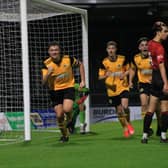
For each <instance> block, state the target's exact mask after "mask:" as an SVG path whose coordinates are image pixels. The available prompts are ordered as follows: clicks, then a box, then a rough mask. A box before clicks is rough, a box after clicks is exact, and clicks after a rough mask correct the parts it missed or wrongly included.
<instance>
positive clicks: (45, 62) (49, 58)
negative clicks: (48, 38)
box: [43, 57, 52, 65]
mask: <svg viewBox="0 0 168 168" xmlns="http://www.w3.org/2000/svg"><path fill="white" fill-rule="evenodd" d="M51 62H52V58H51V57H47V58H45V59H44V60H43V63H44V64H46V65H48V64H50V63H51Z"/></svg>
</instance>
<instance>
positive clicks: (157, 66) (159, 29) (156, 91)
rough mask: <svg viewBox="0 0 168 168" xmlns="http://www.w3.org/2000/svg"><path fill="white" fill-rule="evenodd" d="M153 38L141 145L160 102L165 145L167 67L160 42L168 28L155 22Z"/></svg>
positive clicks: (165, 35) (167, 108) (165, 37)
mask: <svg viewBox="0 0 168 168" xmlns="http://www.w3.org/2000/svg"><path fill="white" fill-rule="evenodd" d="M153 31H154V38H153V39H152V40H150V41H149V42H148V50H149V52H150V56H151V57H152V66H153V71H152V89H151V94H150V101H149V107H148V112H147V113H146V115H145V118H144V128H143V136H142V140H141V142H142V143H148V130H149V127H150V125H151V122H152V116H153V113H154V111H155V110H156V106H157V102H158V101H159V100H160V104H161V105H160V109H161V138H160V142H161V143H167V142H168V140H167V138H166V132H167V127H168V80H167V79H168V78H167V77H168V66H167V61H166V57H165V54H166V53H165V50H164V48H163V46H162V44H161V43H162V41H164V40H166V39H167V36H168V28H167V26H166V24H165V23H163V22H160V21H157V22H155V23H154V25H153Z"/></svg>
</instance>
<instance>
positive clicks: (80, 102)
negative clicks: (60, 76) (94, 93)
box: [70, 83, 89, 134]
mask: <svg viewBox="0 0 168 168" xmlns="http://www.w3.org/2000/svg"><path fill="white" fill-rule="evenodd" d="M88 94H89V89H88V88H86V87H83V88H80V85H79V84H78V83H75V101H74V104H73V112H72V130H70V132H71V133H73V132H74V128H75V124H76V119H77V117H78V115H79V120H80V133H81V134H85V132H86V131H85V128H86V123H85V110H86V106H85V104H84V102H85V100H86V99H87V97H88Z"/></svg>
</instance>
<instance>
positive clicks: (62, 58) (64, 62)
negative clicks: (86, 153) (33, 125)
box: [42, 42, 85, 142]
mask: <svg viewBox="0 0 168 168" xmlns="http://www.w3.org/2000/svg"><path fill="white" fill-rule="evenodd" d="M62 52H63V51H62V48H61V46H60V45H59V44H58V43H57V42H53V43H51V44H50V45H49V48H48V53H49V58H48V59H46V60H45V61H44V62H43V64H44V67H43V68H42V77H43V84H47V86H48V87H49V89H50V96H51V100H52V103H53V107H54V110H55V112H56V116H57V122H58V126H59V129H60V131H61V134H62V136H61V138H60V142H67V141H68V140H69V133H68V128H67V127H68V126H70V123H71V122H72V108H73V102H74V99H75V89H74V81H75V79H74V74H73V70H72V67H74V66H79V70H80V75H81V83H80V87H81V88H82V87H84V86H85V72H84V66H83V64H82V62H80V61H79V60H77V59H76V58H74V57H70V56H69V55H64V54H63V53H62ZM65 116H66V117H65ZM65 118H66V119H65Z"/></svg>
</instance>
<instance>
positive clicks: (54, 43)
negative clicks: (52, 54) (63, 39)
mask: <svg viewBox="0 0 168 168" xmlns="http://www.w3.org/2000/svg"><path fill="white" fill-rule="evenodd" d="M51 46H58V47H59V48H60V49H61V50H62V46H61V45H60V44H59V42H57V41H52V42H50V43H49V45H48V49H49V48H50V47H51Z"/></svg>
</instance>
